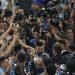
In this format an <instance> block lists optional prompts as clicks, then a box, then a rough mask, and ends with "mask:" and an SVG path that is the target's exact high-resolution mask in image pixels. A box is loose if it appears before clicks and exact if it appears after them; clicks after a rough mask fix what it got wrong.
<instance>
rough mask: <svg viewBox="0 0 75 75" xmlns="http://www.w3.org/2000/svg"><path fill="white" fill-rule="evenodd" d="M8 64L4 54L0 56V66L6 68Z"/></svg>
mask: <svg viewBox="0 0 75 75" xmlns="http://www.w3.org/2000/svg"><path fill="white" fill-rule="evenodd" d="M8 65H9V64H8V59H7V58H6V57H4V56H2V57H0V66H1V67H2V68H5V69H6V68H7V67H8Z"/></svg>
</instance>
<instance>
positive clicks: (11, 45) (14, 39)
mask: <svg viewBox="0 0 75 75" xmlns="http://www.w3.org/2000/svg"><path fill="white" fill-rule="evenodd" d="M16 39H17V36H16V35H14V37H13V40H12V42H11V43H10V45H9V46H8V48H7V50H6V51H5V52H4V53H3V55H4V56H8V55H9V54H10V53H11V51H12V48H13V47H14V44H15V42H16Z"/></svg>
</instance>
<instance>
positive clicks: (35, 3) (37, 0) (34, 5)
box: [31, 0, 42, 11]
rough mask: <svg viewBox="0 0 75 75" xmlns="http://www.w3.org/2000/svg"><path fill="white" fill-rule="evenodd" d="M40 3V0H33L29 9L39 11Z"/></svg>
mask: <svg viewBox="0 0 75 75" xmlns="http://www.w3.org/2000/svg"><path fill="white" fill-rule="evenodd" d="M41 5H42V0H33V1H32V6H31V9H32V10H33V11H39V10H40V8H41Z"/></svg>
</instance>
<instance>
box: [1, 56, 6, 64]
mask: <svg viewBox="0 0 75 75" xmlns="http://www.w3.org/2000/svg"><path fill="white" fill-rule="evenodd" d="M5 59H6V57H5V56H2V57H0V64H1V63H2V62H3V61H5Z"/></svg>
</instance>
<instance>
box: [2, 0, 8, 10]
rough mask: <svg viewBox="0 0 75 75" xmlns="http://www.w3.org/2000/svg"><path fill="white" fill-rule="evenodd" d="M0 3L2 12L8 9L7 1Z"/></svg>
mask: <svg viewBox="0 0 75 75" xmlns="http://www.w3.org/2000/svg"><path fill="white" fill-rule="evenodd" d="M1 3H2V6H1V7H2V10H5V9H7V8H8V1H7V0H1Z"/></svg>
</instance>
